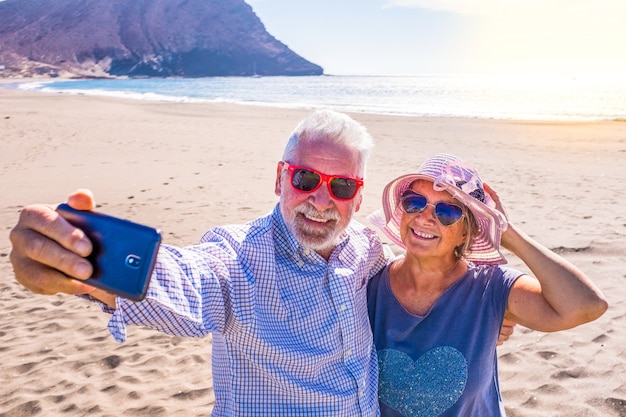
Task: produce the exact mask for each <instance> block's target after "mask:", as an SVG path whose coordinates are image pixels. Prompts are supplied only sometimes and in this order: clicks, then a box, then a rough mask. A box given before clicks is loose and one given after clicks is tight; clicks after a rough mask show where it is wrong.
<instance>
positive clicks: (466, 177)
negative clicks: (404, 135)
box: [368, 154, 507, 265]
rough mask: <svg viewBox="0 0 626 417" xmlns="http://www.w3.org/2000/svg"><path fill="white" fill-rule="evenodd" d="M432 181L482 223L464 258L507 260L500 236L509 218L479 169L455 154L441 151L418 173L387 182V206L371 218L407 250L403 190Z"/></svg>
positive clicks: (485, 261) (488, 261) (478, 261)
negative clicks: (403, 234)
mask: <svg viewBox="0 0 626 417" xmlns="http://www.w3.org/2000/svg"><path fill="white" fill-rule="evenodd" d="M420 179H422V180H427V181H432V183H433V189H434V190H436V191H447V192H448V193H450V195H452V197H454V198H455V199H456V200H457V201H459V202H460V203H461V204H463V205H464V206H465V207H467V208H468V209H469V210H471V212H472V214H473V215H474V218H475V219H476V222H477V226H478V233H477V234H476V236H474V239H473V240H472V243H471V245H470V247H469V248H467V249H466V250H465V254H464V258H465V259H467V260H468V261H471V262H474V263H476V264H488V265H498V264H504V263H506V259H505V258H504V256H503V255H502V253H500V238H501V236H502V232H503V231H504V230H506V228H507V221H506V217H505V216H504V215H503V214H502V213H501V212H499V211H498V210H496V204H495V202H494V201H493V200H492V199H491V197H490V196H489V194H487V193H486V192H485V189H484V187H483V182H482V180H481V179H480V177H479V176H478V172H477V171H476V170H475V169H474V168H472V167H471V166H469V165H467V164H466V163H464V162H463V161H462V160H461V159H459V158H457V157H456V156H454V155H449V154H437V155H434V156H432V157H431V158H429V159H428V160H426V162H424V163H423V164H422V166H420V167H419V169H418V170H417V172H416V173H414V174H406V175H402V176H400V177H398V178H396V179H394V180H393V181H391V182H390V183H388V184H387V186H386V187H385V189H384V190H383V199H382V203H383V208H382V209H379V210H378V211H376V212H374V213H372V214H371V215H370V216H368V219H369V220H370V221H371V222H372V224H374V225H376V226H378V227H379V228H381V230H382V231H383V233H384V234H385V235H386V236H387V237H389V239H391V240H392V241H393V242H394V243H395V244H397V245H398V246H400V247H401V248H403V249H406V248H405V246H404V244H403V243H402V240H401V239H400V218H401V217H402V214H403V209H402V205H401V204H400V200H401V197H402V193H403V192H404V191H406V190H407V189H408V188H410V187H411V184H413V182H415V181H416V180H420Z"/></svg>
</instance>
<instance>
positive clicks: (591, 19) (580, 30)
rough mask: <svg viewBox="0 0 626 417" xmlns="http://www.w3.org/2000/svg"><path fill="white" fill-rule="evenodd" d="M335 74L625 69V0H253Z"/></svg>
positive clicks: (278, 30) (282, 36)
mask: <svg viewBox="0 0 626 417" xmlns="http://www.w3.org/2000/svg"><path fill="white" fill-rule="evenodd" d="M245 1H246V2H247V3H248V4H249V5H250V6H252V8H253V10H254V12H255V13H256V15H257V16H258V17H259V18H260V19H261V21H262V22H263V24H264V25H265V28H266V29H267V31H268V32H269V33H270V34H271V35H273V36H274V37H275V38H276V39H278V40H279V41H281V42H282V43H284V44H286V45H287V46H288V47H289V48H290V49H291V50H293V51H294V52H296V53H297V54H298V55H300V56H302V57H304V58H306V59H307V60H309V61H311V62H314V63H316V64H318V65H320V66H322V67H323V68H324V73H325V74H332V75H411V74H425V73H429V74H432V73H566V74H572V75H576V74H598V73H617V74H625V73H626V29H624V28H622V26H626V23H624V22H625V21H626V1H623V0H245Z"/></svg>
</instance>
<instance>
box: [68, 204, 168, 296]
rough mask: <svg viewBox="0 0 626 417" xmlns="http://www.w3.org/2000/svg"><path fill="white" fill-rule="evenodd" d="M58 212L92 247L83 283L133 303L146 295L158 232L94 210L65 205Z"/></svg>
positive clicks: (158, 242) (159, 238) (159, 235)
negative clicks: (90, 270)
mask: <svg viewBox="0 0 626 417" xmlns="http://www.w3.org/2000/svg"><path fill="white" fill-rule="evenodd" d="M57 212H58V213H59V214H60V215H61V216H63V217H64V218H65V219H66V220H67V221H68V222H70V223H71V224H73V225H74V226H76V227H78V228H79V229H82V230H83V231H84V232H85V234H86V235H87V237H89V239H90V240H91V243H92V244H93V251H92V253H91V255H89V256H88V257H87V259H88V260H89V261H90V262H91V264H92V265H93V270H94V272H93V275H92V276H91V277H90V278H89V279H87V280H86V281H85V282H86V283H88V284H89V285H92V286H94V287H97V288H100V289H103V290H105V291H107V292H109V293H112V294H115V295H118V296H120V297H124V298H128V299H130V300H133V301H141V300H143V299H144V297H145V296H146V291H147V290H148V284H149V283H150V277H151V275H152V270H153V269H154V263H155V262H156V257H157V252H158V250H159V246H160V244H161V232H160V231H159V230H158V229H154V228H152V227H148V226H144V225H142V224H138V223H133V222H131V221H128V220H124V219H120V218H117V217H113V216H109V215H106V214H103V213H98V212H94V211H83V210H75V209H73V208H71V207H70V206H69V205H67V204H61V205H59V206H58V207H57Z"/></svg>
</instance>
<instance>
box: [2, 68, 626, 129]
mask: <svg viewBox="0 0 626 417" xmlns="http://www.w3.org/2000/svg"><path fill="white" fill-rule="evenodd" d="M0 82H2V83H4V84H5V85H6V84H11V85H12V87H13V88H19V89H24V90H33V91H41V92H47V93H65V94H82V95H100V96H109V97H120V98H127V99H133V100H143V101H161V102H176V103H233V104H247V105H256V106H270V107H278V108H293V109H306V108H314V107H330V108H334V109H336V110H339V111H344V112H352V113H367V114H382V115H393V116H418V117H419V116H421V117H461V118H473V119H496V120H521V121H536V122H540V121H545V122H550V121H573V122H585V121H616V122H624V121H626V75H621V76H613V77H607V76H601V77H591V76H584V77H571V76H566V75H515V74H511V75H506V74H505V75H498V76H495V75H475V74H444V75H437V74H423V75H415V76H346V75H327V76H304V77H303V76H271V77H258V78H257V77H249V76H248V77H205V78H182V77H169V78H127V77H118V78H111V79H102V78H89V79H86V78H83V79H68V78H58V79H33V78H31V79H10V81H9V80H8V79H6V78H5V79H3V80H2V81H0Z"/></svg>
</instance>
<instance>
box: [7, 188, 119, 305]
mask: <svg viewBox="0 0 626 417" xmlns="http://www.w3.org/2000/svg"><path fill="white" fill-rule="evenodd" d="M68 203H69V204H70V205H71V206H72V207H74V208H76V209H79V210H91V209H93V208H94V207H95V202H94V199H93V195H92V194H91V192H90V191H88V190H79V191H77V192H75V193H74V194H72V195H71V196H70V197H69V199H68ZM9 237H10V240H11V244H12V250H11V256H10V258H11V264H12V265H13V271H14V273H15V279H16V280H17V281H18V282H19V283H20V284H22V285H23V286H24V287H26V288H27V289H29V290H30V291H32V292H33V293H36V294H46V295H51V294H57V293H65V294H90V295H91V296H93V297H95V298H97V299H99V300H100V301H102V302H104V303H106V304H107V305H109V306H111V307H115V297H114V296H112V295H110V294H108V293H106V292H104V291H101V290H97V289H95V288H94V287H92V286H90V285H87V284H85V283H83V282H81V280H84V279H87V278H89V277H90V276H91V274H92V272H93V268H92V266H91V264H90V263H89V261H88V260H86V259H85V258H84V257H85V256H87V255H89V253H91V250H92V248H93V247H92V245H91V242H90V241H89V239H88V238H87V236H85V233H83V232H82V231H81V230H80V229H78V228H76V227H74V226H72V225H71V224H70V223H68V222H67V221H66V220H65V219H63V217H61V216H60V215H59V214H58V213H57V212H56V211H55V210H54V207H52V206H48V205H43V204H36V205H31V206H27V207H24V209H23V210H22V212H21V213H20V217H19V220H18V223H17V224H16V226H15V227H14V228H13V229H12V230H11V232H10V235H9ZM68 276H69V277H73V278H77V279H70V278H68Z"/></svg>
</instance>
